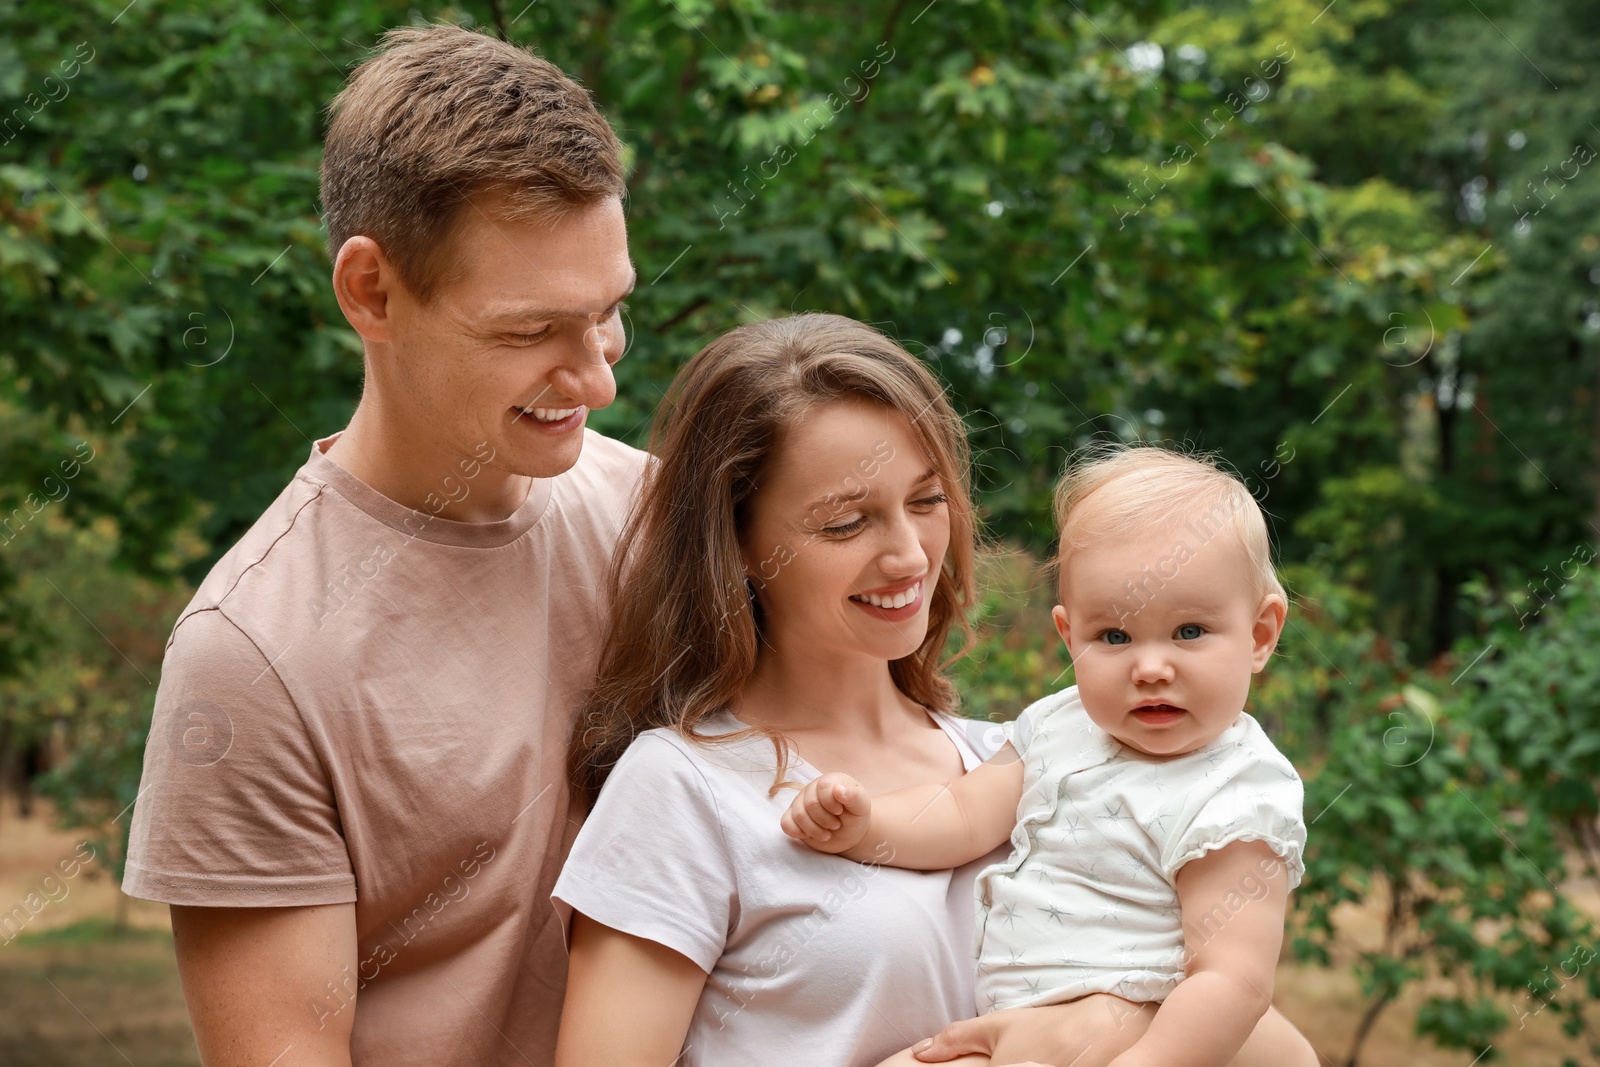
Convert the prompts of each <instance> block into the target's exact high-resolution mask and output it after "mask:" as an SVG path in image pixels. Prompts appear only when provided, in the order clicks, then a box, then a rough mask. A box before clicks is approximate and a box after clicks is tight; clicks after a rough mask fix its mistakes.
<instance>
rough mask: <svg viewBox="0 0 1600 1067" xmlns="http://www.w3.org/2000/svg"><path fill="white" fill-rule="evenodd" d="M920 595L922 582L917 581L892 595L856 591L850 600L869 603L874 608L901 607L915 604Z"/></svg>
mask: <svg viewBox="0 0 1600 1067" xmlns="http://www.w3.org/2000/svg"><path fill="white" fill-rule="evenodd" d="M921 595H922V583H921V582H918V583H917V584H916V585H914V586H912V587H911V588H910V589H906V590H904V591H902V592H899V593H896V594H894V595H893V596H882V595H880V594H878V593H857V594H856V595H855V596H853V597H851V598H850V599H851V600H854V601H857V602H859V603H862V604H871V605H872V606H873V607H875V608H889V609H891V610H893V609H894V608H903V607H905V606H906V605H907V604H915V603H916V602H917V598H918V597H919V596H921Z"/></svg>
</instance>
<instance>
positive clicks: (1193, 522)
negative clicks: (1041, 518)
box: [1054, 444, 1288, 601]
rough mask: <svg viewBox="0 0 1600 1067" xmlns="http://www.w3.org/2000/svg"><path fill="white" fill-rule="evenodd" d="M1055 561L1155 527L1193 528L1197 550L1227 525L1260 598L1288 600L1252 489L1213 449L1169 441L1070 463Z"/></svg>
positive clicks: (1111, 447) (1061, 564)
mask: <svg viewBox="0 0 1600 1067" xmlns="http://www.w3.org/2000/svg"><path fill="white" fill-rule="evenodd" d="M1055 516H1056V529H1057V530H1059V531H1060V534H1061V540H1060V544H1059V547H1058V549H1057V551H1056V557H1055V560H1054V564H1055V568H1056V572H1057V573H1058V574H1061V575H1064V574H1065V573H1066V572H1065V569H1064V568H1065V564H1066V560H1067V557H1068V556H1069V555H1070V554H1071V553H1072V552H1073V551H1074V550H1075V549H1082V548H1086V547H1088V546H1089V545H1091V544H1095V543H1099V542H1103V541H1104V540H1106V539H1108V538H1116V537H1123V536H1127V535H1129V534H1132V533H1136V532H1146V531H1149V530H1151V529H1170V530H1172V531H1173V532H1174V535H1175V536H1181V535H1183V534H1185V533H1189V534H1192V535H1193V537H1194V538H1195V539H1196V540H1197V542H1198V543H1197V544H1195V545H1192V546H1190V550H1191V551H1192V550H1193V549H1194V548H1198V547H1199V546H1200V545H1203V544H1205V543H1207V542H1209V541H1210V540H1211V539H1212V538H1213V537H1215V536H1217V534H1219V533H1221V532H1223V531H1224V530H1227V531H1228V532H1230V533H1231V534H1232V535H1233V536H1234V537H1236V538H1237V539H1238V543H1239V547H1240V548H1242V549H1243V550H1244V552H1245V556H1246V558H1247V559H1248V561H1249V563H1250V569H1251V572H1252V573H1253V574H1254V575H1255V576H1256V578H1257V582H1256V589H1255V593H1256V595H1257V596H1258V597H1260V596H1265V595H1267V594H1268V593H1276V594H1277V595H1278V596H1281V597H1283V598H1284V600H1285V601H1287V600H1288V595H1287V594H1286V593H1285V592H1284V589H1283V585H1282V583H1281V582H1279V581H1278V575H1277V572H1276V571H1274V570H1273V567H1272V541H1271V538H1270V537H1269V536H1268V534H1267V521H1266V518H1265V517H1264V516H1263V515H1262V514H1261V508H1260V506H1259V505H1258V504H1257V503H1256V501H1255V498H1254V497H1253V496H1251V495H1250V491H1249V490H1248V489H1246V488H1245V485H1244V483H1243V482H1242V481H1240V480H1239V479H1238V478H1237V477H1236V476H1235V475H1233V474H1231V473H1229V472H1228V471H1226V470H1224V469H1223V468H1222V467H1221V466H1220V465H1219V464H1218V462H1217V461H1216V459H1214V458H1213V457H1211V456H1208V455H1193V456H1191V455H1184V454H1183V453H1180V452H1176V451H1173V450H1172V449H1170V448H1167V447H1165V446H1162V445H1154V444H1142V445H1124V444H1102V445H1097V446H1095V447H1094V448H1093V449H1092V450H1090V451H1089V452H1087V453H1086V454H1085V455H1084V457H1083V458H1082V459H1080V460H1079V461H1078V462H1075V463H1072V464H1071V465H1069V467H1068V469H1067V472H1066V473H1065V474H1064V475H1062V477H1061V481H1060V483H1059V484H1057V486H1056V494H1055Z"/></svg>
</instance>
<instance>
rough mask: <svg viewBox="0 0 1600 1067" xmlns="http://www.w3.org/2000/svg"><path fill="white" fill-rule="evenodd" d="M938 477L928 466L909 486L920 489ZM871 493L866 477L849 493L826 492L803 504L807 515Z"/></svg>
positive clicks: (860, 498)
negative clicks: (862, 482)
mask: <svg viewBox="0 0 1600 1067" xmlns="http://www.w3.org/2000/svg"><path fill="white" fill-rule="evenodd" d="M940 477H942V476H941V475H940V474H939V472H938V470H937V469H935V468H933V467H929V468H928V469H927V471H925V472H924V473H923V475H922V477H920V478H918V479H917V480H916V481H914V482H912V483H911V487H912V489H913V490H918V489H921V488H922V487H923V486H924V485H926V484H927V483H928V482H931V481H935V480H937V479H939V478H940ZM871 495H872V480H871V479H870V478H868V479H865V480H864V484H862V485H860V486H858V487H857V488H856V489H855V490H854V491H853V492H849V493H828V494H826V495H824V496H820V497H818V498H817V499H815V500H813V501H812V502H811V503H809V504H807V505H806V506H805V512H806V514H807V515H809V514H811V513H812V512H814V511H816V510H817V509H818V508H826V507H832V506H837V505H839V504H844V503H851V504H853V503H855V502H857V501H859V500H865V499H866V498H867V497H869V496H871Z"/></svg>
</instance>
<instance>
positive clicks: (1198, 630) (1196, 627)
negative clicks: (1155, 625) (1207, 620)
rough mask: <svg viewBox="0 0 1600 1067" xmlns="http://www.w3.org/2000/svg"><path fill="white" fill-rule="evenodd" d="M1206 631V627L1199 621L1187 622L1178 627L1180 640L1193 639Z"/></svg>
mask: <svg viewBox="0 0 1600 1067" xmlns="http://www.w3.org/2000/svg"><path fill="white" fill-rule="evenodd" d="M1205 632H1206V628H1205V627H1204V626H1201V625H1200V624H1199V623H1196V622H1186V623H1184V624H1183V625H1182V626H1180V627H1178V640H1180V641H1193V640H1194V639H1195V638H1197V637H1199V636H1200V635H1201V634H1203V633H1205Z"/></svg>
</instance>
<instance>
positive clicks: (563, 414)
mask: <svg viewBox="0 0 1600 1067" xmlns="http://www.w3.org/2000/svg"><path fill="white" fill-rule="evenodd" d="M517 410H518V411H520V412H522V413H523V414H524V415H529V416H532V417H533V418H534V419H535V420H537V421H539V422H560V421H561V420H562V419H564V418H567V417H568V416H570V415H573V414H576V413H577V410H578V409H577V408H518V409H517Z"/></svg>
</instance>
